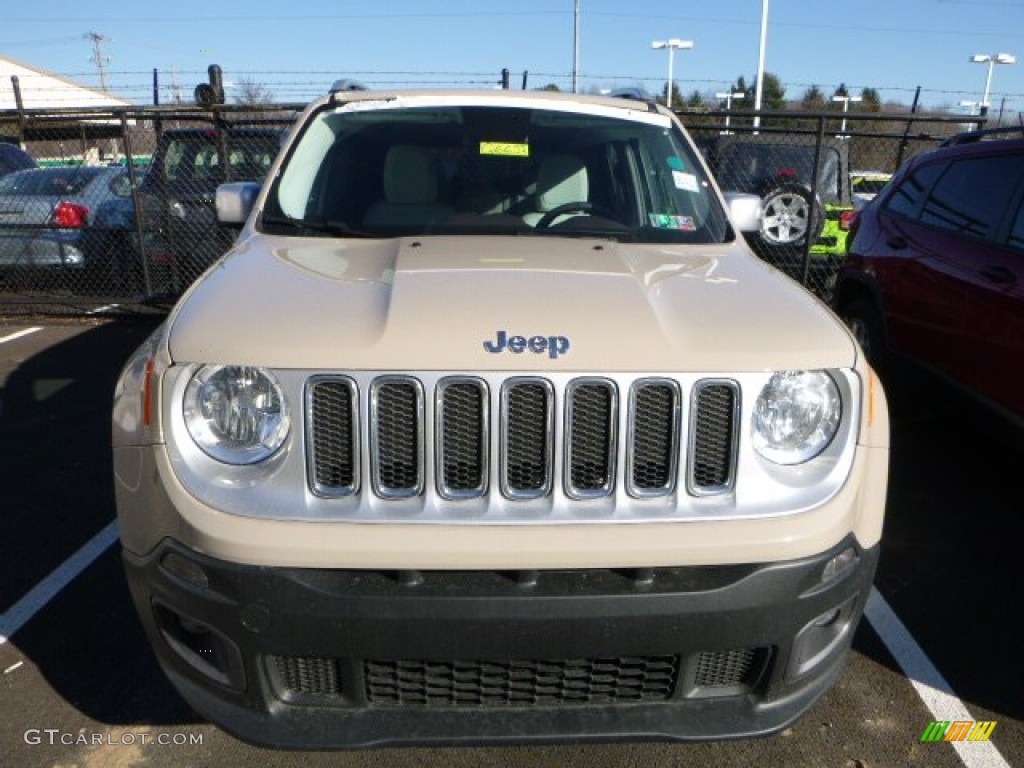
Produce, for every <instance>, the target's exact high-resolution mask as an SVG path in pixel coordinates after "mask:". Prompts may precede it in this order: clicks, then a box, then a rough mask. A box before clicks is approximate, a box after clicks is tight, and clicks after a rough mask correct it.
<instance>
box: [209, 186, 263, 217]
mask: <svg viewBox="0 0 1024 768" xmlns="http://www.w3.org/2000/svg"><path fill="white" fill-rule="evenodd" d="M261 186H262V185H261V184H259V183H258V182H255V181H233V182H231V183H229V184H221V185H220V186H219V187H217V197H216V206H217V221H219V222H220V223H221V224H236V225H237V224H244V223H245V220H246V219H248V218H249V213H250V211H252V207H253V205H255V203H256V198H257V197H259V194H260V188H261Z"/></svg>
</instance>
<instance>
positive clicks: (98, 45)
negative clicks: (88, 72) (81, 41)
mask: <svg viewBox="0 0 1024 768" xmlns="http://www.w3.org/2000/svg"><path fill="white" fill-rule="evenodd" d="M85 38H86V40H91V41H92V58H91V59H89V61H91V62H92V63H93V64H95V65H96V71H97V73H99V76H100V88H101V89H102V90H103V92H104V93H106V92H107V63H108V62H109V61H110V59H109V58H108V57H106V56H104V55H103V42H104V41H105V40H106V39H107V38H106V37H104V36H103V35H101V34H100V33H99V32H86V33H85Z"/></svg>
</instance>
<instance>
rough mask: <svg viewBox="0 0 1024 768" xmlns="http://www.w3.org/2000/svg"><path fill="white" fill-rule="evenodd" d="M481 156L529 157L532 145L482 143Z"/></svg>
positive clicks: (509, 142)
mask: <svg viewBox="0 0 1024 768" xmlns="http://www.w3.org/2000/svg"><path fill="white" fill-rule="evenodd" d="M480 154H481V155H500V156H502V157H529V156H530V145H529V144H520V143H518V142H513V141H481V142H480Z"/></svg>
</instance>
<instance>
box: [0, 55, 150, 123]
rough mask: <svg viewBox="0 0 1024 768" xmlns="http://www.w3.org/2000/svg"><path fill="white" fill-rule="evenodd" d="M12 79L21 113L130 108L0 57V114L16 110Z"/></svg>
mask: <svg viewBox="0 0 1024 768" xmlns="http://www.w3.org/2000/svg"><path fill="white" fill-rule="evenodd" d="M12 77H17V78H18V81H17V82H18V89H19V90H20V92H21V104H22V106H23V107H24V108H25V109H54V108H58V109H63V108H76V109H77V108H81V107H127V106H131V104H130V102H127V101H125V100H124V99H118V98H116V97H114V96H111V95H110V94H109V93H104V92H103V91H100V90H97V89H95V88H87V87H86V86H84V85H82V84H80V83H76V82H75V81H74V80H71V79H69V78H66V77H61V76H60V75H55V74H53V73H52V72H47V71H45V70H42V69H39V68H38V67H33V66H31V65H29V64H25V63H24V62H21V61H17V60H16V59H11V58H9V57H6V56H0V111H3V110H8V109H16V108H17V102H16V101H15V97H14V83H13V82H12V80H11V78H12Z"/></svg>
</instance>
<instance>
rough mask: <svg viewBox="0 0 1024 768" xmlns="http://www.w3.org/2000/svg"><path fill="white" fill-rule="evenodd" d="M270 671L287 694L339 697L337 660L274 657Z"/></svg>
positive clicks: (339, 686)
mask: <svg viewBox="0 0 1024 768" xmlns="http://www.w3.org/2000/svg"><path fill="white" fill-rule="evenodd" d="M269 660H270V673H271V676H272V677H273V678H274V679H275V680H276V682H277V687H278V689H279V690H280V691H281V692H283V693H286V694H296V693H299V694H307V695H313V696H340V695H341V677H340V675H339V662H338V660H337V659H323V658H319V657H317V656H271V657H270V659H269Z"/></svg>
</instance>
